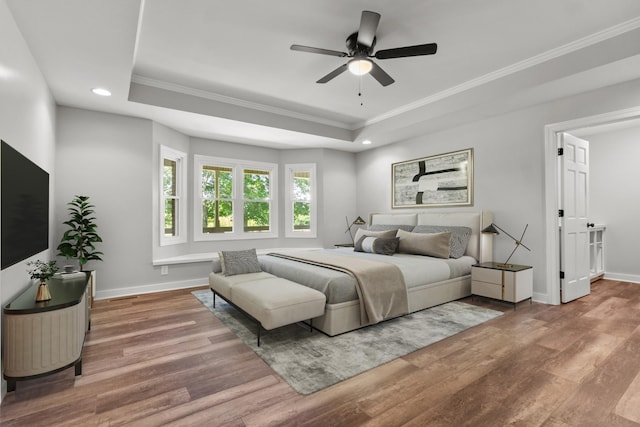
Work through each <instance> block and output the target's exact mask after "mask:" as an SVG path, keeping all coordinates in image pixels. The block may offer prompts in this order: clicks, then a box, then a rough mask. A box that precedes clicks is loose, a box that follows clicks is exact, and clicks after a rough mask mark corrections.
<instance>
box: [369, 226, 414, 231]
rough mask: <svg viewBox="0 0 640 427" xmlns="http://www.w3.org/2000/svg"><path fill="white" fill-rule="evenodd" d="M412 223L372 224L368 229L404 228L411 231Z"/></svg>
mask: <svg viewBox="0 0 640 427" xmlns="http://www.w3.org/2000/svg"><path fill="white" fill-rule="evenodd" d="M413 227H414V226H413V225H405V224H373V225H372V226H370V227H369V231H388V230H404V231H412V230H413Z"/></svg>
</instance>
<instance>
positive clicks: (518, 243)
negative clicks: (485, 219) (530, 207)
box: [482, 222, 531, 268]
mask: <svg viewBox="0 0 640 427" xmlns="http://www.w3.org/2000/svg"><path fill="white" fill-rule="evenodd" d="M527 227H529V224H527V225H525V226H524V231H523V232H522V235H521V236H520V238H519V239H516V238H515V237H513V236H512V235H511V234H509V233H507V232H506V231H504V230H503V229H502V228H500V227H498V226H497V225H496V224H494V223H493V222H492V223H491V224H489V226H488V227H486V228H485V229H483V230H482V232H483V233H485V234H493V235H494V236H497V235H498V234H500V232H499V231H498V230H500V231H502V232H503V233H504V234H506V235H507V236H509V237H511V238H512V239H513V241H514V242H515V244H516V247H515V248H513V251H511V254H510V255H509V258H507V260H506V261H505V262H503V263H496V266H498V267H501V268H511V267H513V264H509V260H510V259H511V257H512V256H513V254H514V253H516V250H518V248H519V247H520V246H522V247H523V248H525V249H526V250H528V251H531V249H529V248H528V247H527V246H526V245H525V244H524V243H522V239H523V238H524V233H526V232H527Z"/></svg>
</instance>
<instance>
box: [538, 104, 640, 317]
mask: <svg viewBox="0 0 640 427" xmlns="http://www.w3.org/2000/svg"><path fill="white" fill-rule="evenodd" d="M631 119H640V107H635V108H629V109H625V110H618V111H612V112H609V113H604V114H598V115H595V116H588V117H582V118H579V119H574V120H568V121H564V122H558V123H552V124H548V125H546V126H545V127H544V158H545V162H544V164H545V166H544V168H545V174H544V175H545V183H544V189H545V230H546V233H545V234H546V238H545V242H546V247H545V250H546V254H547V260H546V265H547V271H546V282H547V284H548V287H547V302H548V303H549V304H554V305H558V304H560V253H559V252H560V237H559V236H558V199H559V198H560V194H559V188H558V187H559V176H558V175H559V174H558V145H557V144H558V143H557V134H558V133H561V132H567V133H571V131H576V130H578V129H582V128H585V127H592V126H599V125H605V124H611V123H615V122H621V121H625V120H631Z"/></svg>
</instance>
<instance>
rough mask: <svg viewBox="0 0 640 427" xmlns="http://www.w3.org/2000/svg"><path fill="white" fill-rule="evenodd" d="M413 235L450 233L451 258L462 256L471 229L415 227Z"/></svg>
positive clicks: (459, 227) (443, 226) (460, 227)
mask: <svg viewBox="0 0 640 427" xmlns="http://www.w3.org/2000/svg"><path fill="white" fill-rule="evenodd" d="M413 232H414V233H446V232H450V233H451V254H450V255H449V256H450V257H451V258H460V257H461V256H462V255H464V253H465V251H466V250H467V245H468V244H469V239H470V238H471V228H469V227H462V226H458V225H417V226H416V227H415V228H414V229H413Z"/></svg>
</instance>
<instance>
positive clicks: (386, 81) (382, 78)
mask: <svg viewBox="0 0 640 427" xmlns="http://www.w3.org/2000/svg"><path fill="white" fill-rule="evenodd" d="M371 64H372V65H373V68H371V71H369V74H371V75H372V76H373V78H374V79H376V80H377V81H378V83H380V84H381V85H382V86H389V85H390V84H391V83H393V82H395V80H393V79H392V78H391V76H390V75H389V74H387V73H386V72H385V71H384V70H383V69H382V68H380V67H379V66H378V64H376V63H375V62H373V61H371Z"/></svg>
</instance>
